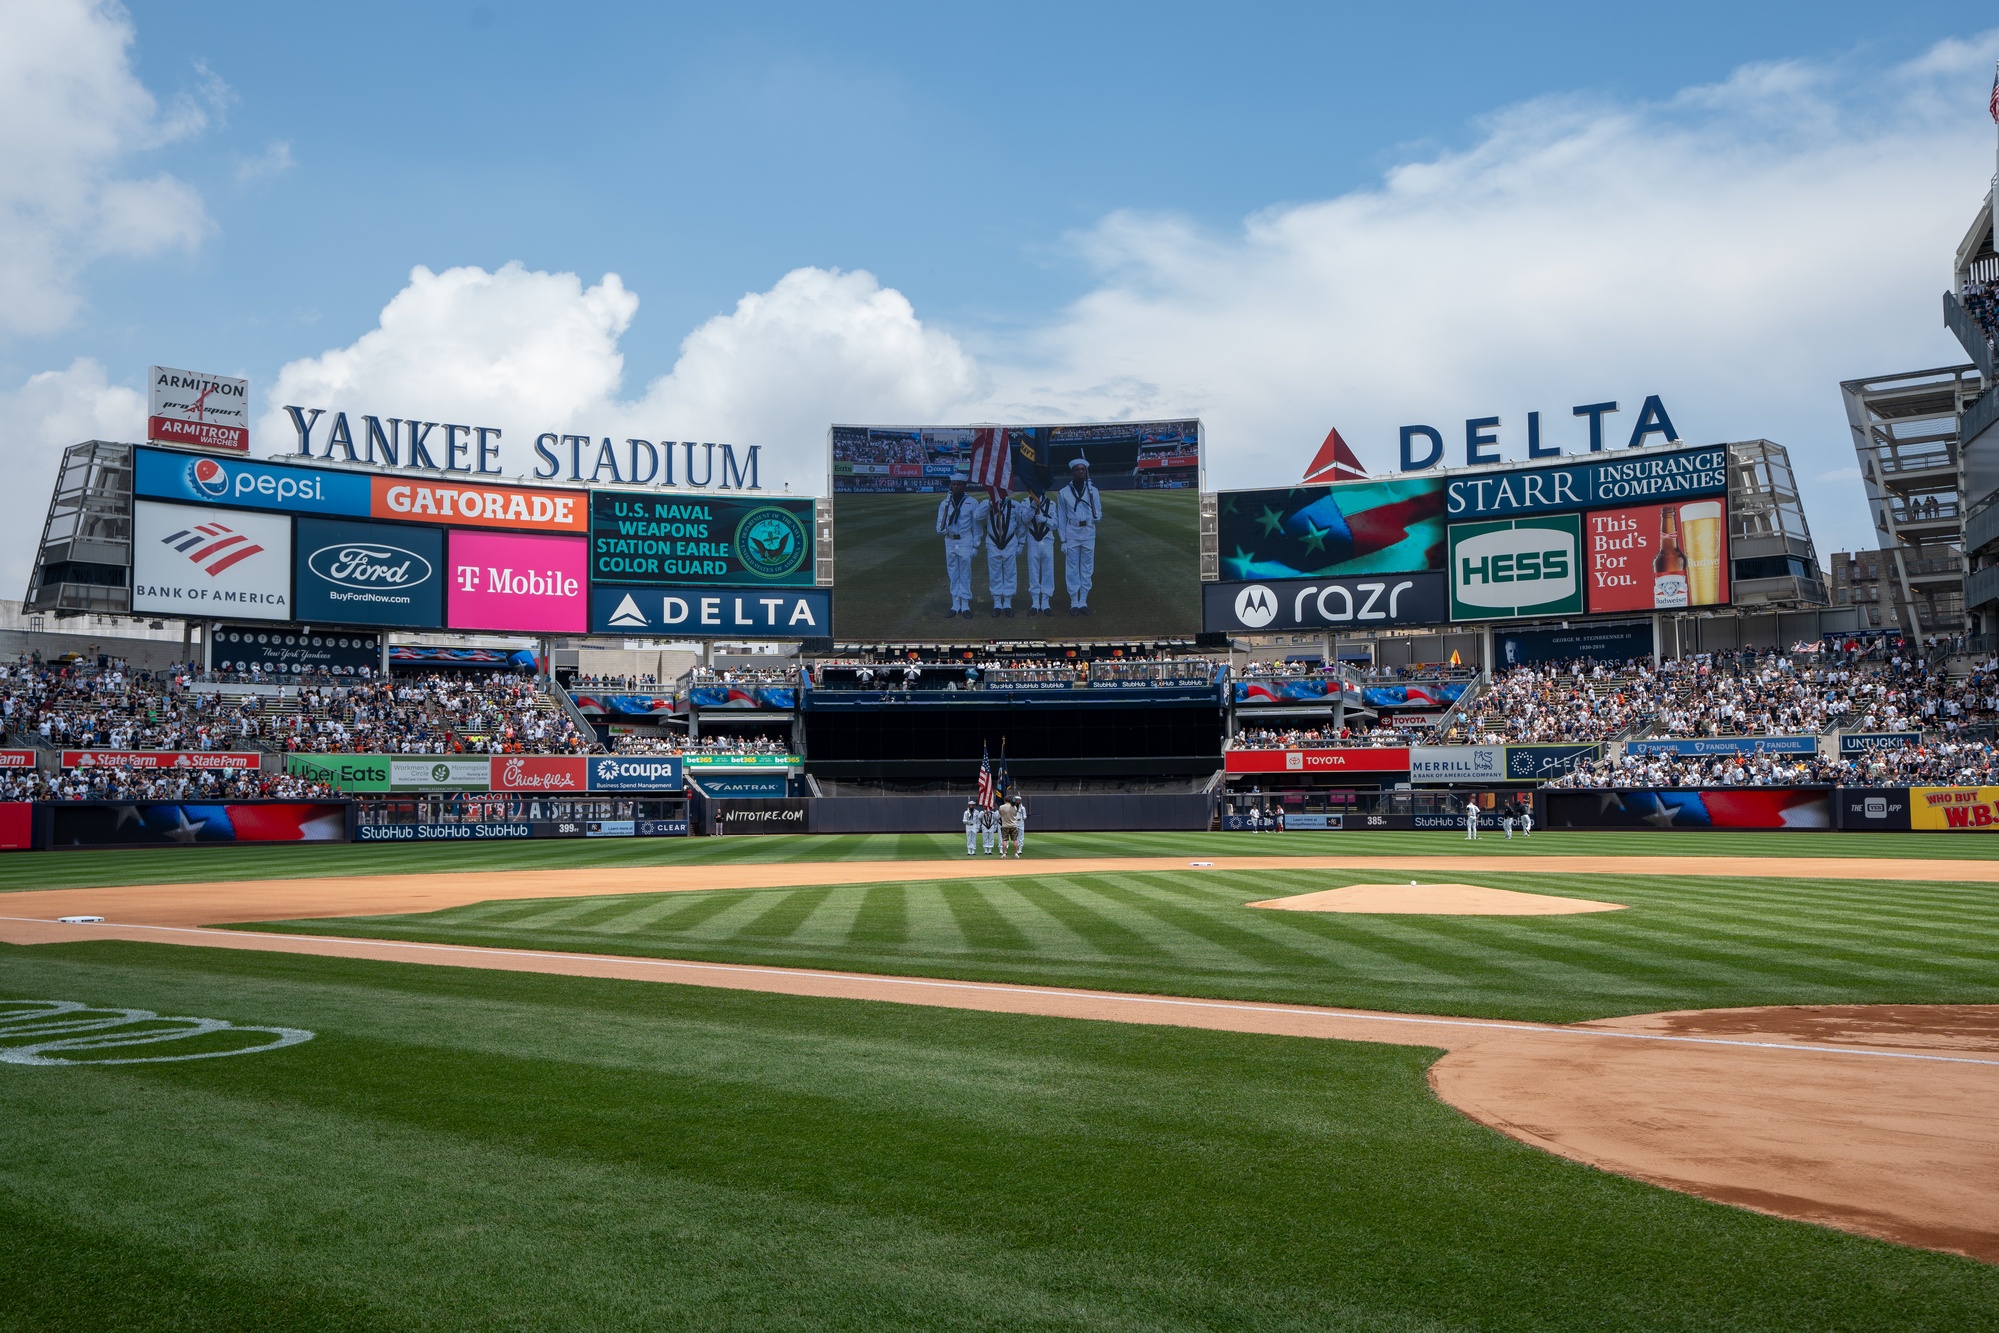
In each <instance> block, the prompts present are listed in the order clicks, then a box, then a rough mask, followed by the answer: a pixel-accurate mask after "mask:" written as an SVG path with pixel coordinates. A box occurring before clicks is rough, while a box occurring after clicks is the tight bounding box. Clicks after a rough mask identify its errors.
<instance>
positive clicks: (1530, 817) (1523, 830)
mask: <svg viewBox="0 0 1999 1333" xmlns="http://www.w3.org/2000/svg"><path fill="white" fill-rule="evenodd" d="M1520 836H1521V837H1523V838H1531V837H1533V836H1534V798H1533V797H1532V796H1529V797H1528V798H1527V799H1526V800H1524V801H1522V802H1521V803H1520Z"/></svg>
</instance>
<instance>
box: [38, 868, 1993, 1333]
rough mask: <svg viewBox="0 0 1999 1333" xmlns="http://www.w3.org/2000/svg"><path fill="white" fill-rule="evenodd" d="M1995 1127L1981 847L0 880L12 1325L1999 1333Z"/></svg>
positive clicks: (43, 871)
mask: <svg viewBox="0 0 1999 1333" xmlns="http://www.w3.org/2000/svg"><path fill="white" fill-rule="evenodd" d="M1369 886H1372V887H1369ZM1330 891H1343V892H1330ZM1305 895H1318V896H1315V897H1306V896H1305ZM1287 900H1288V901H1287ZM1272 904H1275V906H1273V905H1272ZM1299 907H1303V908H1305V909H1307V910H1282V909H1296V908H1299ZM72 915H91V916H100V917H103V918H105V920H104V921H103V922H101V923H89V924H64V923H61V922H59V921H58V920H57V918H59V917H62V916H72ZM195 1020H202V1021H195ZM1995 1108H1999V840H1994V841H1992V842H1990V843H1987V842H1986V841H1983V840H1977V839H1973V838H1967V839H1964V840H1953V839H1951V838H1949V837H1947V836H1942V835H1934V836H1929V837H1924V836H1921V835H1901V836H1897V835H1852V836H1843V835H1829V834H1828V835H1805V834H1797V835H1752V834H1725V833H1717V834H1709V835H1689V834H1672V833H1663V834H1642V833H1638V834H1628V835H1620V836H1607V835H1584V834H1545V833H1544V834H1538V835H1536V836H1535V837H1534V838H1533V839H1532V840H1531V841H1526V840H1518V839H1516V840H1514V841H1513V842H1510V843H1509V842H1506V841H1503V840H1500V839H1498V838H1494V837H1487V838H1482V839H1481V840H1480V841H1479V842H1478V843H1477V844H1475V845H1474V844H1468V843H1466V842H1465V841H1464V840H1463V839H1462V837H1461V836H1458V835H1450V834H1365V835H1353V834H1347V835H1342V834H1286V835H1282V836H1268V837H1257V836H1252V835H1242V834H1236V835H1226V834H1215V835H1201V834H1124V835H1117V834H1101V835H1085V834H1069V835H1064V834H1032V833H1031V834H1030V836H1029V845H1028V849H1027V855H1026V856H1025V857H1024V858H1022V859H1020V860H1018V861H1006V862H1000V861H998V860H997V858H992V857H985V856H980V857H976V858H970V859H968V858H966V857H965V855H964V845H963V840H962V839H960V838H955V837H941V836H940V837H932V836H928V835H902V836H877V837H858V836H857V837H763V838H736V839H698V840H691V841H688V840H648V841H644V842H634V841H612V840H603V841H592V842H566V843H540V844H526V845H514V846H471V847H467V846H463V845H453V846H420V847H374V846H351V847H350V846H335V847H315V848H198V847H196V848H186V849H180V848H176V849H172V850H171V851H165V852H158V853H152V852H118V853H101V854H100V853H87V852H75V853H35V854H16V855H13V856H10V857H9V858H7V859H5V860H4V861H0V1145H4V1146H3V1147H0V1214H4V1220H0V1234H4V1235H5V1236H6V1237H7V1240H8V1245H7V1252H8V1253H7V1280H6V1281H5V1282H4V1283H0V1327H8V1328H12V1327H19V1328H36V1329H43V1328H78V1329H111V1328H189V1329H197V1328H198V1329H215V1328H246V1329H247V1328H255V1329H272V1328H293V1327H296V1328H312V1329H323V1328H356V1329H405V1328H407V1329H418V1328H424V1329H429V1328H495V1329H499V1328H505V1329H517V1328H518V1329H524V1328H590V1329H621V1328H678V1327H698V1328H734V1327H756V1328H790V1327H796V1328H826V1327H854V1328H861V1327H866V1328H901V1327H909V1328H934V1327H940V1326H954V1327H955V1326H964V1327H980V1328H1057V1327H1059V1328H1133V1329H1156V1328H1203V1329H1206V1328H1214V1329H1242V1328H1272V1329H1291V1328H1314V1329H1322V1328H1334V1329H1348V1328H1351V1329H1369V1330H1372V1329H1407V1330H1455V1329H1513V1328H1551V1329H1766V1328H1767V1329H1971V1328H1989V1327H1995V1326H1999V1267H1995V1265H1999V1189H1995V1188H1994V1187H1993V1182H1994V1181H1995V1180H1999V1111H1995Z"/></svg>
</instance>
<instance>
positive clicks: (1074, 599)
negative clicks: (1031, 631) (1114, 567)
mask: <svg viewBox="0 0 1999 1333" xmlns="http://www.w3.org/2000/svg"><path fill="white" fill-rule="evenodd" d="M970 484H971V474H970V472H969V471H967V470H966V469H964V468H960V469H959V470H958V471H957V472H956V473H954V474H953V475H952V477H951V484H950V489H949V490H948V491H947V492H946V493H945V495H944V498H943V499H941V500H939V501H938V502H937V525H936V526H937V535H938V536H939V537H941V538H943V539H944V577H945V579H946V581H947V582H948V583H949V584H950V588H951V609H950V610H949V611H948V612H946V613H945V614H946V616H947V617H949V618H956V617H958V616H964V617H966V618H967V619H970V618H972V617H973V616H975V615H976V614H977V612H976V611H975V609H974V602H975V598H974V596H973V588H972V583H973V579H974V576H975V572H976V571H977V569H978V566H979V564H980V561H979V559H978V556H979V552H980V550H981V549H983V550H984V551H985V557H986V558H985V561H984V564H985V592H986V594H987V596H988V597H989V598H990V601H991V606H992V615H993V618H995V619H999V618H1002V617H1005V618H1009V619H1010V618H1012V617H1013V615H1014V614H1015V607H1014V601H1015V599H1016V598H1017V597H1019V596H1020V584H1021V579H1022V576H1023V574H1024V575H1025V578H1026V581H1027V614H1029V615H1030V616H1052V615H1054V614H1055V606H1054V602H1055V558H1056V548H1057V547H1058V546H1059V547H1060V548H1061V558H1062V579H1063V584H1064V586H1065V589H1066V591H1067V592H1068V595H1069V596H1068V613H1069V614H1070V615H1072V616H1087V615H1089V614H1090V588H1091V586H1092V585H1093V584H1094V583H1095V582H1096V572H1097V529H1098V527H1099V526H1100V525H1101V524H1102V523H1103V521H1104V497H1103V495H1102V493H1101V492H1099V491H1098V490H1097V487H1096V483H1094V482H1092V481H1091V480H1090V462H1089V460H1088V459H1087V458H1082V457H1078V458H1076V459H1075V460H1073V461H1072V462H1071V463H1070V464H1069V478H1068V481H1067V482H1066V483H1064V484H1062V485H1060V486H1058V487H1055V488H1054V489H1053V490H1045V491H1037V490H1028V491H1026V492H1025V493H1023V494H1020V495H1017V496H1015V495H1008V494H1007V493H1006V492H1005V491H1001V490H997V489H995V488H991V487H988V488H984V489H985V490H986V494H985V495H983V496H977V495H974V494H973V493H972V492H971V490H970ZM1023 564H1024V565H1026V569H1025V570H1022V568H1021V566H1022V565H1023Z"/></svg>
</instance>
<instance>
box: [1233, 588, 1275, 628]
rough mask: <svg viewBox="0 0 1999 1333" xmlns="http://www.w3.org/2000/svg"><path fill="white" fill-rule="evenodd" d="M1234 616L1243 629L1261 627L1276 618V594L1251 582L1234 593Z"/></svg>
mask: <svg viewBox="0 0 1999 1333" xmlns="http://www.w3.org/2000/svg"><path fill="white" fill-rule="evenodd" d="M1235 618H1236V619H1237V620H1238V621H1240V622H1241V623H1242V626H1243V628H1245V629H1262V628H1263V627H1264V626H1265V625H1268V624H1269V623H1270V622H1271V621H1273V620H1275V619H1277V594H1276V593H1274V592H1272V591H1271V590H1270V589H1269V588H1266V587H1265V586H1263V585H1262V584H1261V583H1252V584H1250V585H1249V586H1248V587H1247V588H1244V589H1243V590H1242V591H1241V592H1239V593H1237V594H1236V595H1235Z"/></svg>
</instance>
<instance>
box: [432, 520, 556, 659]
mask: <svg viewBox="0 0 1999 1333" xmlns="http://www.w3.org/2000/svg"><path fill="white" fill-rule="evenodd" d="M446 564H448V565H449V566H450V569H451V577H450V580H449V582H448V583H447V584H446V591H445V598H446V605H445V617H444V618H445V622H446V623H447V624H449V625H450V627H451V628H452V629H490V630H508V631H522V632H543V633H554V634H580V633H583V632H584V631H585V630H586V629H587V628H588V626H589V620H590V602H589V598H588V596H587V595H586V592H585V582H586V580H587V576H588V572H589V566H590V543H589V541H588V540H587V539H586V538H582V537H538V536H526V535H522V534H518V533H506V532H459V531H453V532H452V534H451V544H450V548H449V553H448V555H447V556H446Z"/></svg>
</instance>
